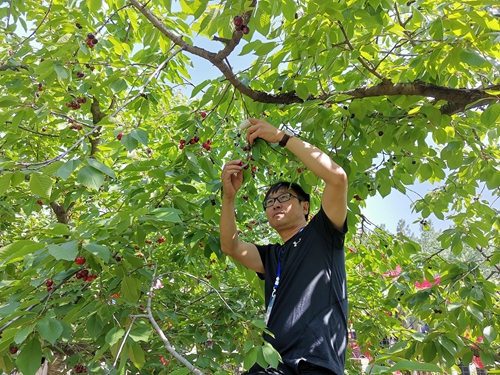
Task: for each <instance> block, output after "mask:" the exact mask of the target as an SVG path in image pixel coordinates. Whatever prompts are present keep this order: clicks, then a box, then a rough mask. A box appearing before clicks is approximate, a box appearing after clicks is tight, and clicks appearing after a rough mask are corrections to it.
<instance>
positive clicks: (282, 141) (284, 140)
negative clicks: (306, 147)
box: [278, 133, 292, 147]
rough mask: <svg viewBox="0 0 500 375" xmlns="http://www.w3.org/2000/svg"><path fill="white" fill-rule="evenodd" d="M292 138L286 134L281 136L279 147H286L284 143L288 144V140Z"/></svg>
mask: <svg viewBox="0 0 500 375" xmlns="http://www.w3.org/2000/svg"><path fill="white" fill-rule="evenodd" d="M291 137H292V136H291V135H290V134H286V133H285V135H284V136H283V138H281V141H280V142H279V143H278V144H279V145H280V146H281V147H285V146H286V143H287V142H288V140H289V139H290V138H291Z"/></svg>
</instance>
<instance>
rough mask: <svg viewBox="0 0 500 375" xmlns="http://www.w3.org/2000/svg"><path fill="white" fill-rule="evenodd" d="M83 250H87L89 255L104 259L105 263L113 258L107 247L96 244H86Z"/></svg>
mask: <svg viewBox="0 0 500 375" xmlns="http://www.w3.org/2000/svg"><path fill="white" fill-rule="evenodd" d="M83 248H84V249H85V250H87V251H88V252H89V253H91V254H94V255H95V256H96V257H98V258H100V259H102V260H103V261H104V262H106V263H107V262H109V258H110V257H111V253H110V251H109V249H108V248H107V247H106V246H103V245H98V244H96V243H88V244H84V245H83Z"/></svg>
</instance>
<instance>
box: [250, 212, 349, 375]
mask: <svg viewBox="0 0 500 375" xmlns="http://www.w3.org/2000/svg"><path fill="white" fill-rule="evenodd" d="M346 232H347V223H345V224H344V228H343V231H339V230H337V229H336V228H335V227H334V226H333V224H332V223H331V221H330V220H329V219H328V217H327V216H326V214H325V212H324V211H323V209H320V211H319V212H318V214H317V215H316V216H314V218H313V219H312V220H311V221H310V222H309V224H308V225H307V226H306V227H305V228H304V229H303V230H302V231H300V232H299V233H297V234H296V235H295V236H294V237H292V238H291V239H289V240H288V241H287V242H286V243H285V244H284V245H280V244H274V245H267V246H257V249H258V250H259V254H260V257H261V259H262V263H263V264H264V269H265V274H264V275H261V274H259V276H260V277H261V278H263V279H264V280H265V299H266V306H267V305H268V304H269V299H270V297H271V293H272V290H273V285H274V282H275V279H276V272H277V266H278V250H279V249H280V247H281V248H282V250H281V276H280V283H279V287H278V290H277V293H276V299H275V301H274V306H273V309H272V312H271V315H270V317H269V322H268V328H269V331H271V332H272V333H273V334H274V336H275V337H274V338H272V337H271V336H269V335H267V334H266V335H265V339H266V341H268V342H269V343H271V344H272V345H273V346H274V347H275V348H276V350H278V352H279V353H280V354H281V357H282V358H283V362H284V365H282V364H280V366H279V370H281V371H282V372H283V373H285V374H287V375H289V374H290V375H291V374H298V372H297V366H298V363H299V362H300V361H301V360H306V361H307V362H310V363H312V364H315V365H318V366H321V367H325V368H328V369H330V370H332V371H333V372H335V373H336V374H338V375H341V374H343V373H344V365H345V353H346V348H347V285H346V270H345V257H344V237H345V233H346Z"/></svg>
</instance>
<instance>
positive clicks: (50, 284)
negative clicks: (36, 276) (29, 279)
mask: <svg viewBox="0 0 500 375" xmlns="http://www.w3.org/2000/svg"><path fill="white" fill-rule="evenodd" d="M53 284H54V280H51V279H48V280H47V281H46V282H45V285H46V286H52V285H53Z"/></svg>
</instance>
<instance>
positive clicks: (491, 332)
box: [483, 326, 498, 342]
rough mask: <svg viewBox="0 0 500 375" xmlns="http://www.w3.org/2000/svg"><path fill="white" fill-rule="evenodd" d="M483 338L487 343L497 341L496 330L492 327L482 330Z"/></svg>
mask: <svg viewBox="0 0 500 375" xmlns="http://www.w3.org/2000/svg"><path fill="white" fill-rule="evenodd" d="M483 336H484V337H485V338H486V340H488V341H489V342H493V341H495V340H496V339H497V336H498V334H497V330H496V329H495V327H493V326H487V327H484V328H483Z"/></svg>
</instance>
